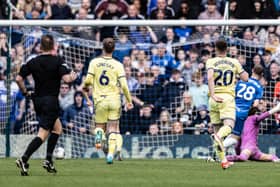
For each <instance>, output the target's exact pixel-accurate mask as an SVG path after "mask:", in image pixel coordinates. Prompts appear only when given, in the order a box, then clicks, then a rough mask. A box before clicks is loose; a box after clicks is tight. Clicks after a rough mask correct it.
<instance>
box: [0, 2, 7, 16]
mask: <svg viewBox="0 0 280 187" xmlns="http://www.w3.org/2000/svg"><path fill="white" fill-rule="evenodd" d="M6 7H7V4H6V0H0V20H1V19H8V13H7V11H6Z"/></svg>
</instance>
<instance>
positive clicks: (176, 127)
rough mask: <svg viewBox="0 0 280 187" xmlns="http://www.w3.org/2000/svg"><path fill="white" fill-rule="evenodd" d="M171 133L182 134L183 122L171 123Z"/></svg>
mask: <svg viewBox="0 0 280 187" xmlns="http://www.w3.org/2000/svg"><path fill="white" fill-rule="evenodd" d="M171 133H172V134H180V135H182V134H184V128H183V124H182V123H181V122H179V121H176V122H174V123H173V124H172V129H171Z"/></svg>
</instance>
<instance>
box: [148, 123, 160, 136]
mask: <svg viewBox="0 0 280 187" xmlns="http://www.w3.org/2000/svg"><path fill="white" fill-rule="evenodd" d="M159 132H160V130H159V128H158V125H157V124H156V123H152V124H151V125H150V127H149V131H148V132H147V133H148V134H149V135H151V136H157V135H159Z"/></svg>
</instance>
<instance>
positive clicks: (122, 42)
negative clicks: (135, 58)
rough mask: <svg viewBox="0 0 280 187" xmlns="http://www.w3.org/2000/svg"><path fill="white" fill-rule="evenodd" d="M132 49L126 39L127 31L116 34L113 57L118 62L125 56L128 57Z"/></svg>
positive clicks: (131, 45) (130, 43)
mask: <svg viewBox="0 0 280 187" xmlns="http://www.w3.org/2000/svg"><path fill="white" fill-rule="evenodd" d="M132 48H133V44H132V42H131V41H130V40H129V39H128V30H127V29H126V30H122V31H121V32H120V33H119V34H118V40H117V41H116V50H115V51H114V55H113V56H114V57H115V58H117V59H118V60H119V61H120V62H122V61H123V58H124V57H125V56H129V54H130V52H131V50H132Z"/></svg>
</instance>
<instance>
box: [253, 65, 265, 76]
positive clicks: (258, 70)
mask: <svg viewBox="0 0 280 187" xmlns="http://www.w3.org/2000/svg"><path fill="white" fill-rule="evenodd" d="M253 72H254V73H255V74H257V75H258V76H263V72H264V70H263V67H262V66H261V65H255V66H254V68H253Z"/></svg>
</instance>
